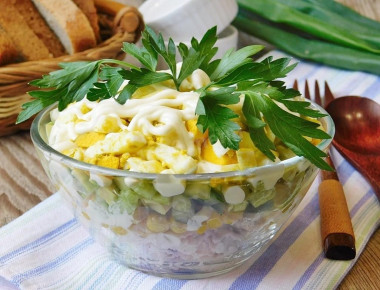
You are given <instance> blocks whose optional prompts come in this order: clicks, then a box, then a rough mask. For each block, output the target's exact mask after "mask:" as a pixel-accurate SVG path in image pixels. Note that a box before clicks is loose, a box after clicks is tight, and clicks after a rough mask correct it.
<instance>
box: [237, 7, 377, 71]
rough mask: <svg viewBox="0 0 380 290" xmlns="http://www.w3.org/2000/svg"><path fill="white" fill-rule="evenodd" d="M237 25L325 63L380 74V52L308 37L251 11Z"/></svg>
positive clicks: (239, 19)
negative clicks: (288, 30) (361, 49)
mask: <svg viewBox="0 0 380 290" xmlns="http://www.w3.org/2000/svg"><path fill="white" fill-rule="evenodd" d="M234 25H235V26H236V27H237V28H238V29H240V30H242V31H244V32H246V33H249V34H251V35H254V36H255V37H258V38H260V39H263V40H265V41H267V42H269V43H272V44H274V45H275V46H276V47H278V48H279V49H281V50H283V51H285V52H287V53H290V54H292V55H295V56H297V57H299V58H303V59H308V60H312V61H316V62H320V63H323V64H327V65H331V66H335V67H339V68H344V69H350V70H362V71H367V72H370V73H375V74H380V55H377V54H373V53H369V52H364V51H360V50H356V49H352V48H348V47H344V46H340V45H336V44H333V43H328V42H324V41H320V40H315V39H308V38H306V37H302V36H299V35H296V34H294V33H290V32H287V31H285V30H282V29H279V28H277V27H275V25H274V23H271V22H268V21H263V20H262V19H260V18H259V17H257V16H254V15H252V14H251V13H249V14H248V13H244V11H242V10H241V11H240V12H239V14H238V16H237V17H236V19H235V20H234Z"/></svg>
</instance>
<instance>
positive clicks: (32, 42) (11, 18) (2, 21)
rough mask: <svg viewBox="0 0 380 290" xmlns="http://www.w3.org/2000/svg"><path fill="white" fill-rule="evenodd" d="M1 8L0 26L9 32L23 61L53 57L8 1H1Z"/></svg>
mask: <svg viewBox="0 0 380 290" xmlns="http://www.w3.org/2000/svg"><path fill="white" fill-rule="evenodd" d="M6 2H7V3H6ZM0 6H1V9H0V26H1V27H2V28H3V29H4V30H5V31H6V32H7V35H8V37H9V38H10V39H11V40H12V42H13V43H14V45H15V46H16V49H17V50H18V52H19V54H20V55H21V57H22V60H25V61H27V60H37V59H44V58H49V57H52V54H51V53H50V52H49V50H48V48H47V47H46V46H45V44H44V43H43V42H42V40H41V39H40V38H39V37H38V36H37V35H36V34H35V33H34V32H33V30H32V29H31V28H30V27H29V26H28V24H27V23H26V21H25V19H24V18H23V17H22V15H21V14H20V13H19V12H18V10H17V9H16V8H15V7H14V6H13V5H9V2H8V0H0Z"/></svg>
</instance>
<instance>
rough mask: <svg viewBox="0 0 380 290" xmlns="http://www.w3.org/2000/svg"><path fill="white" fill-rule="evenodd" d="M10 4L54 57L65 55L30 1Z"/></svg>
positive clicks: (56, 38) (15, 0)
mask: <svg viewBox="0 0 380 290" xmlns="http://www.w3.org/2000/svg"><path fill="white" fill-rule="evenodd" d="M11 3H12V5H14V6H15V7H16V8H17V10H18V12H19V13H20V14H21V15H22V16H23V17H24V19H25V21H26V23H27V24H28V25H29V27H30V28H31V29H33V31H34V33H35V34H36V35H37V36H38V37H39V38H40V39H41V40H42V42H43V43H44V44H45V46H46V47H47V48H48V49H49V51H50V52H51V53H52V54H53V56H54V57H58V56H61V55H64V54H66V51H65V48H64V47H63V45H62V44H61V42H60V41H59V39H58V37H57V36H56V35H55V34H54V32H53V31H52V30H51V29H50V27H49V25H48V24H47V23H46V21H45V20H44V19H43V18H42V16H41V15H40V13H39V12H38V10H37V8H36V7H35V6H34V4H33V3H32V0H11Z"/></svg>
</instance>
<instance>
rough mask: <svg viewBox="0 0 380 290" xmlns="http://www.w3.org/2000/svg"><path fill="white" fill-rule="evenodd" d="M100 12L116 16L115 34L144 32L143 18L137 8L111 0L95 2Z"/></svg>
mask: <svg viewBox="0 0 380 290" xmlns="http://www.w3.org/2000/svg"><path fill="white" fill-rule="evenodd" d="M95 5H96V8H97V9H98V11H100V12H103V13H106V14H109V15H113V16H114V33H117V32H119V31H121V32H124V31H125V32H128V33H132V32H136V31H137V34H138V36H140V35H139V34H140V32H141V31H142V30H143V26H144V25H143V22H144V21H143V17H142V15H141V13H140V12H139V11H138V10H137V8H136V7H133V6H127V5H123V4H121V3H118V2H115V1H109V0H95Z"/></svg>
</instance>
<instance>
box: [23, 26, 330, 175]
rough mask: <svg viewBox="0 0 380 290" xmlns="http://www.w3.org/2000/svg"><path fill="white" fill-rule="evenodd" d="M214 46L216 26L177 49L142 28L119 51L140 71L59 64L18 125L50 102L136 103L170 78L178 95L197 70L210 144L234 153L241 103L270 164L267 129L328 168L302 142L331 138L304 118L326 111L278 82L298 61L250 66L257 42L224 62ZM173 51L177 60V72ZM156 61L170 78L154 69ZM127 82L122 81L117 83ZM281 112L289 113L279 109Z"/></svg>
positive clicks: (106, 62) (107, 64)
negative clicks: (203, 77)
mask: <svg viewBox="0 0 380 290" xmlns="http://www.w3.org/2000/svg"><path fill="white" fill-rule="evenodd" d="M216 41H217V29H216V27H213V28H211V29H210V30H208V31H207V32H206V34H205V35H204V36H203V37H202V39H201V40H200V41H198V40H197V39H195V38H193V39H191V42H190V43H191V44H190V46H187V45H185V44H184V43H180V44H179V45H178V47H177V48H176V47H175V44H174V42H173V40H172V39H169V40H168V42H167V45H166V44H165V41H164V39H163V37H162V35H161V34H156V33H155V32H154V30H153V29H151V28H150V27H146V29H145V30H144V31H143V33H142V39H141V43H142V47H138V46H137V45H135V44H131V43H124V44H123V47H122V50H123V51H124V52H126V53H128V54H129V55H131V56H132V57H135V58H136V59H137V60H138V61H139V62H140V63H141V64H142V66H143V68H138V67H136V66H134V65H132V64H130V63H127V62H124V61H120V60H115V59H102V60H98V61H93V62H86V61H80V62H73V63H61V64H60V67H61V69H60V70H57V71H53V72H51V73H49V74H48V75H45V76H43V77H42V78H41V79H38V80H35V81H32V82H30V84H31V85H33V86H36V87H38V88H40V89H42V90H36V91H32V92H30V93H29V94H30V95H31V97H32V98H34V100H32V101H31V102H28V103H26V104H24V105H23V106H22V108H23V111H22V112H21V113H20V114H19V116H18V119H17V123H20V122H23V121H25V120H27V119H29V118H30V117H32V116H33V115H34V114H36V113H38V112H39V111H41V110H42V109H43V108H45V107H47V106H49V105H51V104H53V103H55V102H58V109H59V110H63V109H64V108H66V107H67V106H68V105H69V104H70V103H72V102H75V101H79V100H81V99H82V98H84V97H85V96H87V98H88V100H90V101H101V100H104V99H109V98H115V100H116V101H117V102H119V103H120V104H124V103H125V102H126V101H127V100H128V99H130V98H133V94H134V93H135V92H136V90H137V89H138V88H141V87H144V86H147V85H151V84H155V83H159V82H163V81H167V80H172V81H173V83H174V85H175V86H176V88H177V90H179V88H180V85H181V83H182V82H183V81H184V80H185V79H186V78H187V77H188V76H190V75H191V74H192V73H193V72H194V71H195V70H196V69H201V70H203V71H204V72H205V73H206V74H207V75H208V76H209V77H210V80H211V82H210V83H209V84H207V85H205V86H204V87H202V88H200V89H199V90H198V92H199V94H200V98H199V101H198V103H197V107H196V110H195V113H196V114H197V115H198V116H199V117H198V122H197V126H198V128H199V129H200V130H201V131H202V132H206V131H208V136H209V139H210V142H211V143H212V144H215V143H216V142H218V141H219V142H220V143H221V144H222V146H224V147H225V148H231V149H234V150H238V149H239V143H240V141H241V140H240V137H239V135H238V134H237V132H238V130H240V126H239V125H238V124H237V122H236V118H237V117H238V115H237V114H236V113H235V112H234V111H233V110H232V109H231V108H232V105H234V104H237V103H239V102H240V99H241V98H243V104H242V106H243V107H242V111H243V116H244V118H243V120H240V121H243V122H245V125H246V126H247V128H248V131H249V133H250V136H251V139H252V141H253V143H254V144H255V146H256V147H257V148H258V149H259V150H260V151H262V152H263V153H264V154H265V155H266V156H268V158H270V159H271V160H274V159H275V155H274V154H273V152H272V151H273V150H275V149H276V148H275V144H274V143H273V142H272V141H271V140H270V139H269V138H268V136H267V134H266V130H268V129H270V130H271V131H272V132H273V133H274V134H275V135H276V137H277V138H278V139H279V140H281V141H282V142H283V143H284V144H286V145H287V146H288V147H289V148H290V149H291V150H293V152H295V153H296V154H297V155H300V156H305V157H306V158H307V159H309V160H310V161H311V162H313V163H314V164H316V165H317V166H319V167H320V168H323V169H331V168H330V167H329V166H328V165H327V163H325V161H323V159H322V158H323V157H324V156H325V153H324V152H322V151H321V150H319V149H318V148H317V147H315V146H314V145H312V144H311V143H310V142H309V141H307V139H306V138H305V137H312V138H319V139H327V138H330V136H328V134H327V133H326V132H324V131H322V130H320V129H319V128H318V126H319V125H318V124H317V123H314V122H311V121H308V120H307V117H312V118H319V117H323V116H324V114H322V113H321V112H319V111H317V110H314V109H312V108H310V106H309V103H308V102H306V101H304V100H302V99H297V98H296V97H298V96H299V95H300V94H299V92H298V91H296V90H293V89H288V88H286V87H285V85H284V82H282V81H280V80H278V79H280V78H283V77H285V76H286V75H287V73H289V72H290V71H291V70H292V69H294V67H295V66H296V64H290V59H289V58H280V59H275V60H274V59H273V57H268V58H266V59H264V60H263V61H261V62H255V61H253V58H252V57H253V56H254V55H255V54H256V53H257V52H259V51H260V50H262V49H263V46H260V45H251V46H247V47H244V48H242V49H239V50H237V51H233V50H229V51H227V52H226V53H225V54H224V56H223V57H222V58H221V59H213V58H214V57H215V54H216V52H217V50H218V48H217V47H215V43H216ZM176 49H178V51H179V56H180V57H181V58H182V60H181V61H182V65H181V69H180V71H179V72H177V63H176V57H177V55H176V54H177V52H176ZM159 58H161V59H162V60H163V61H164V63H165V64H166V65H167V67H168V68H169V70H170V73H168V72H163V71H161V72H157V71H156V67H157V63H158V60H159ZM124 81H127V84H126V85H125V86H122V84H123V82H124ZM284 107H286V108H287V110H289V111H290V112H288V111H286V110H283V108H284ZM298 114H299V115H300V117H299V116H298Z"/></svg>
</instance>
